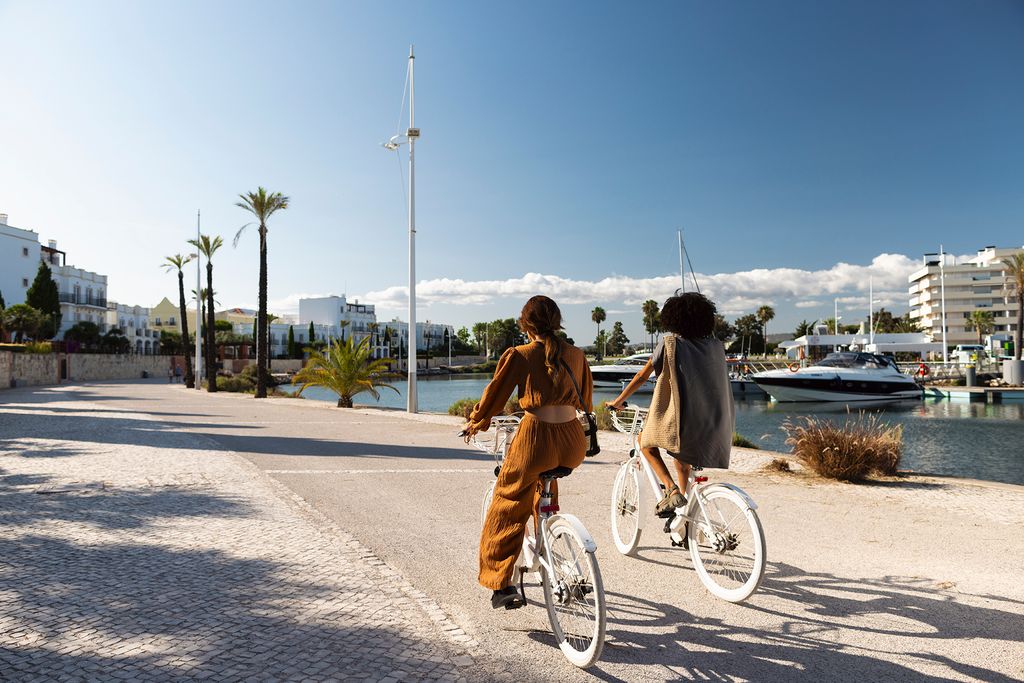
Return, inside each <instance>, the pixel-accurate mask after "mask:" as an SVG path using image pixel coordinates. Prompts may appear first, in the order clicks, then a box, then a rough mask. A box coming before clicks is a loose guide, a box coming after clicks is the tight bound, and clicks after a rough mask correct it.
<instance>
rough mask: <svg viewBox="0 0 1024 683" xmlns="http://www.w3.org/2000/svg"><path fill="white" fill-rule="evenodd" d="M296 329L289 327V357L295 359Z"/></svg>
mask: <svg viewBox="0 0 1024 683" xmlns="http://www.w3.org/2000/svg"><path fill="white" fill-rule="evenodd" d="M295 353H296V348H295V329H294V327H293V326H292V325H289V326H288V357H289V358H295Z"/></svg>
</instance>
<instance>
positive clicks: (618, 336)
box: [608, 320, 629, 356]
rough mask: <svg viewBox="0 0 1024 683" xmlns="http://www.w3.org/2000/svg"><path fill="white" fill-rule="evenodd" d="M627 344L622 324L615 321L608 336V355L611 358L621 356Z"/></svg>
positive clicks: (627, 339) (627, 338)
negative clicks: (611, 356)
mask: <svg viewBox="0 0 1024 683" xmlns="http://www.w3.org/2000/svg"><path fill="white" fill-rule="evenodd" d="M628 343H629V337H627V336H626V332H625V330H623V329H622V323H621V322H619V321H618V320H616V321H615V323H614V324H613V325H612V332H611V334H610V335H608V353H610V354H612V355H613V356H621V355H622V352H623V351H624V350H625V349H626V344H628Z"/></svg>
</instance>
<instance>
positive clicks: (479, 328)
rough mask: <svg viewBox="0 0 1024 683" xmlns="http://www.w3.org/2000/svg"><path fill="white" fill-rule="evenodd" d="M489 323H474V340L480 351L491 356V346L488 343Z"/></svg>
mask: <svg viewBox="0 0 1024 683" xmlns="http://www.w3.org/2000/svg"><path fill="white" fill-rule="evenodd" d="M487 328H488V324H487V323H473V341H475V342H476V346H477V349H478V350H479V351H480V353H482V354H484V355H486V356H488V357H489V356H490V355H491V354H490V347H489V346H488V344H487V332H488V329H487Z"/></svg>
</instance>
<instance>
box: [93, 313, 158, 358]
mask: <svg viewBox="0 0 1024 683" xmlns="http://www.w3.org/2000/svg"><path fill="white" fill-rule="evenodd" d="M100 329H101V331H103V332H107V331H109V330H112V329H119V330H121V334H123V335H124V336H125V337H126V338H127V339H128V341H129V342H131V350H132V352H134V353H138V354H145V355H153V354H158V353H160V330H158V329H152V328H150V326H149V309H148V308H146V307H144V306H129V305H127V304H119V303H117V302H115V301H108V302H107V312H106V318H105V324H104V325H101V326H100Z"/></svg>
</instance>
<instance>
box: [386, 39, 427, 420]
mask: <svg viewBox="0 0 1024 683" xmlns="http://www.w3.org/2000/svg"><path fill="white" fill-rule="evenodd" d="M415 59H416V58H415V55H414V54H413V49H412V46H411V45H410V46H409V128H408V129H407V130H406V131H405V135H395V136H393V137H392V138H391V139H390V140H388V141H387V142H385V143H384V147H385V149H389V150H397V149H398V147H399V145H404V144H407V143H408V145H409V345H408V347H407V351H408V353H407V354H406V356H407V358H409V360H410V361H411V362H410V363H408V366H409V375H408V377H409V389H408V403H407V405H406V410H407V411H408V412H410V413H415V412H417V401H416V139H417V138H419V136H420V129H419V128H416V127H415V114H416V106H415V99H414V92H415V87H414V64H415Z"/></svg>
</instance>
